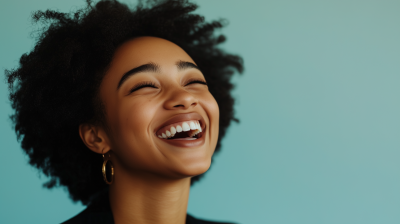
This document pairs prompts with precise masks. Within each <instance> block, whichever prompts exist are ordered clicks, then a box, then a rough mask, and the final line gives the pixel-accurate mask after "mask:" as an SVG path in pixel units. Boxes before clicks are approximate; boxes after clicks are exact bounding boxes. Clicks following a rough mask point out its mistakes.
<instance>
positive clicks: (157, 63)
mask: <svg viewBox="0 0 400 224" xmlns="http://www.w3.org/2000/svg"><path fill="white" fill-rule="evenodd" d="M196 7H197V6H196V5H195V4H192V3H188V2H187V1H183V0H182V1H178V0H176V1H161V2H158V3H152V4H150V5H146V6H143V5H139V6H137V7H136V8H134V9H130V8H128V7H127V6H126V5H124V4H121V3H119V2H117V1H100V2H98V3H97V4H95V5H93V4H92V3H91V2H90V1H88V2H87V7H86V8H84V9H82V10H78V11H76V12H74V13H70V14H66V13H60V12H56V11H45V12H41V11H39V12H36V13H35V14H34V16H33V18H34V20H35V21H36V22H42V23H43V24H45V25H46V28H45V29H44V30H43V32H42V33H41V34H40V36H39V37H38V41H37V43H36V46H35V48H34V49H33V51H32V52H30V53H29V54H25V55H23V56H22V57H21V59H20V65H19V67H18V68H16V69H14V70H8V71H6V75H7V80H8V84H9V89H10V100H11V102H12V107H13V109H14V110H15V113H14V115H13V116H12V119H13V122H14V123H15V131H16V133H17V136H18V138H20V139H21V140H22V141H21V145H22V148H23V149H24V151H25V152H26V153H27V154H28V156H29V158H30V164H31V165H33V166H35V167H36V168H38V169H40V170H41V171H42V172H43V173H44V174H46V175H47V176H49V177H50V178H51V179H50V181H49V182H48V183H46V186H47V187H48V188H52V187H55V186H65V187H66V188H67V189H68V191H69V194H70V196H71V198H72V200H74V201H80V202H82V203H83V204H85V205H88V207H87V208H86V209H85V210H84V211H83V212H81V213H80V214H78V215H77V216H75V217H73V218H71V219H70V220H68V221H66V222H65V223H67V224H74V223H116V224H124V223H141V224H146V223H153V224H155V223H157V224H163V223H165V224H167V223H171V224H184V223H192V224H194V223H199V224H200V223H216V222H210V221H202V220H199V219H196V218H194V217H192V216H190V215H188V214H187V213H186V212H187V211H186V210H187V204H188V197H189V190H190V186H191V184H192V183H193V182H195V181H197V180H199V179H200V178H201V176H202V175H203V173H205V172H206V171H207V170H208V169H209V167H210V164H211V160H212V156H213V154H214V153H215V152H216V151H218V150H219V149H220V146H221V145H220V142H221V138H222V137H223V136H224V135H225V133H226V129H227V127H228V126H229V124H230V123H231V121H232V120H234V119H235V118H234V114H233V103H234V100H233V98H232V96H231V93H230V91H231V89H232V84H231V82H230V78H231V76H232V74H234V72H235V71H238V72H241V71H242V60H241V58H240V57H238V56H235V55H231V54H227V53H225V52H224V51H222V50H220V49H219V48H218V45H219V44H220V43H222V42H223V41H224V40H225V38H224V37H223V36H216V35H214V30H215V29H218V28H221V27H222V24H221V22H218V21H216V22H212V23H206V22H204V19H203V17H202V16H199V15H196V14H192V12H193V11H194V10H195V9H196Z"/></svg>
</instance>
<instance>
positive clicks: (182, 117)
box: [154, 112, 206, 147]
mask: <svg viewBox="0 0 400 224" xmlns="http://www.w3.org/2000/svg"><path fill="white" fill-rule="evenodd" d="M189 120H198V121H199V122H200V126H201V129H202V133H201V136H200V137H199V138H198V139H196V140H173V139H169V140H168V139H161V138H159V137H157V135H156V132H157V131H158V130H160V129H161V128H163V127H165V126H167V125H170V124H174V123H178V122H183V121H189ZM205 127H206V124H205V121H204V118H203V117H202V116H201V115H200V114H198V113H196V112H193V113H186V114H177V115H174V116H172V117H171V118H170V119H168V120H167V121H165V122H164V123H163V124H161V125H160V126H158V127H157V128H156V129H155V130H154V136H156V138H157V139H159V140H161V141H163V142H166V143H168V144H170V145H174V146H178V147H195V146H200V145H202V144H204V142H205V136H206V135H205V132H206V128H205Z"/></svg>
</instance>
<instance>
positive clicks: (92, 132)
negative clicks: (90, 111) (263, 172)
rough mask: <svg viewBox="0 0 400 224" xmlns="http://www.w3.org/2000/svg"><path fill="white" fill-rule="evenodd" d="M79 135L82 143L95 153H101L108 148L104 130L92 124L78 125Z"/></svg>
mask: <svg viewBox="0 0 400 224" xmlns="http://www.w3.org/2000/svg"><path fill="white" fill-rule="evenodd" d="M79 135H80V137H81V139H82V141H83V143H84V144H85V145H86V147H88V148H89V149H90V150H92V151H93V152H95V153H99V154H103V153H107V152H108V151H109V150H110V146H109V144H108V141H107V136H106V134H105V132H104V131H103V130H102V129H101V128H100V127H97V126H95V125H93V124H88V123H85V124H81V125H79Z"/></svg>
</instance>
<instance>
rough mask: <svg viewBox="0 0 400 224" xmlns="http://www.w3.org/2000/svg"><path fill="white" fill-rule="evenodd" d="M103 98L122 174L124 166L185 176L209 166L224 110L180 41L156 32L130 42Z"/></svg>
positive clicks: (108, 76) (116, 59) (112, 69)
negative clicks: (158, 35)
mask: <svg viewBox="0 0 400 224" xmlns="http://www.w3.org/2000/svg"><path fill="white" fill-rule="evenodd" d="M100 98H101V100H102V102H103V103H104V106H105V111H106V123H107V124H108V128H109V131H108V132H107V135H108V144H109V147H110V148H111V151H112V154H111V157H112V161H113V163H114V166H115V167H116V175H118V169H123V170H124V171H128V173H132V174H146V173H150V174H155V175H162V176H164V177H168V178H183V177H190V176H195V175H199V174H202V173H204V172H205V171H207V169H208V168H209V166H210V163H211V157H212V155H213V153H214V150H215V146H216V144H217V139H218V124H219V109H218V105H217V102H216V101H215V99H214V97H213V96H212V95H211V93H210V92H209V91H208V87H207V85H206V84H205V78H204V76H203V74H202V73H201V71H200V70H199V69H197V66H196V63H195V62H194V61H193V60H192V58H191V57H190V56H189V55H188V54H187V53H186V52H185V51H184V50H183V49H181V48H180V47H179V46H177V45H175V44H174V43H172V42H169V41H167V40H164V39H161V38H156V37H140V38H135V39H133V40H130V41H127V42H126V43H124V44H123V45H122V46H120V47H119V48H118V49H117V51H116V52H115V55H114V58H113V60H112V62H111V65H110V68H109V70H108V71H107V73H106V75H105V77H104V79H103V80H102V83H101V85H100ZM200 131H201V132H200ZM172 136H173V137H172Z"/></svg>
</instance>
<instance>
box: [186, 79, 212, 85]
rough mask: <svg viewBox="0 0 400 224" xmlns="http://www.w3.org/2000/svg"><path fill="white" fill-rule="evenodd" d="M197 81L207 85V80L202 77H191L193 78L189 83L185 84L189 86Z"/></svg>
mask: <svg viewBox="0 0 400 224" xmlns="http://www.w3.org/2000/svg"><path fill="white" fill-rule="evenodd" d="M196 83H198V84H202V85H207V82H206V81H204V80H201V79H191V80H189V82H188V83H186V85H185V86H188V85H191V84H196Z"/></svg>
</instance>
